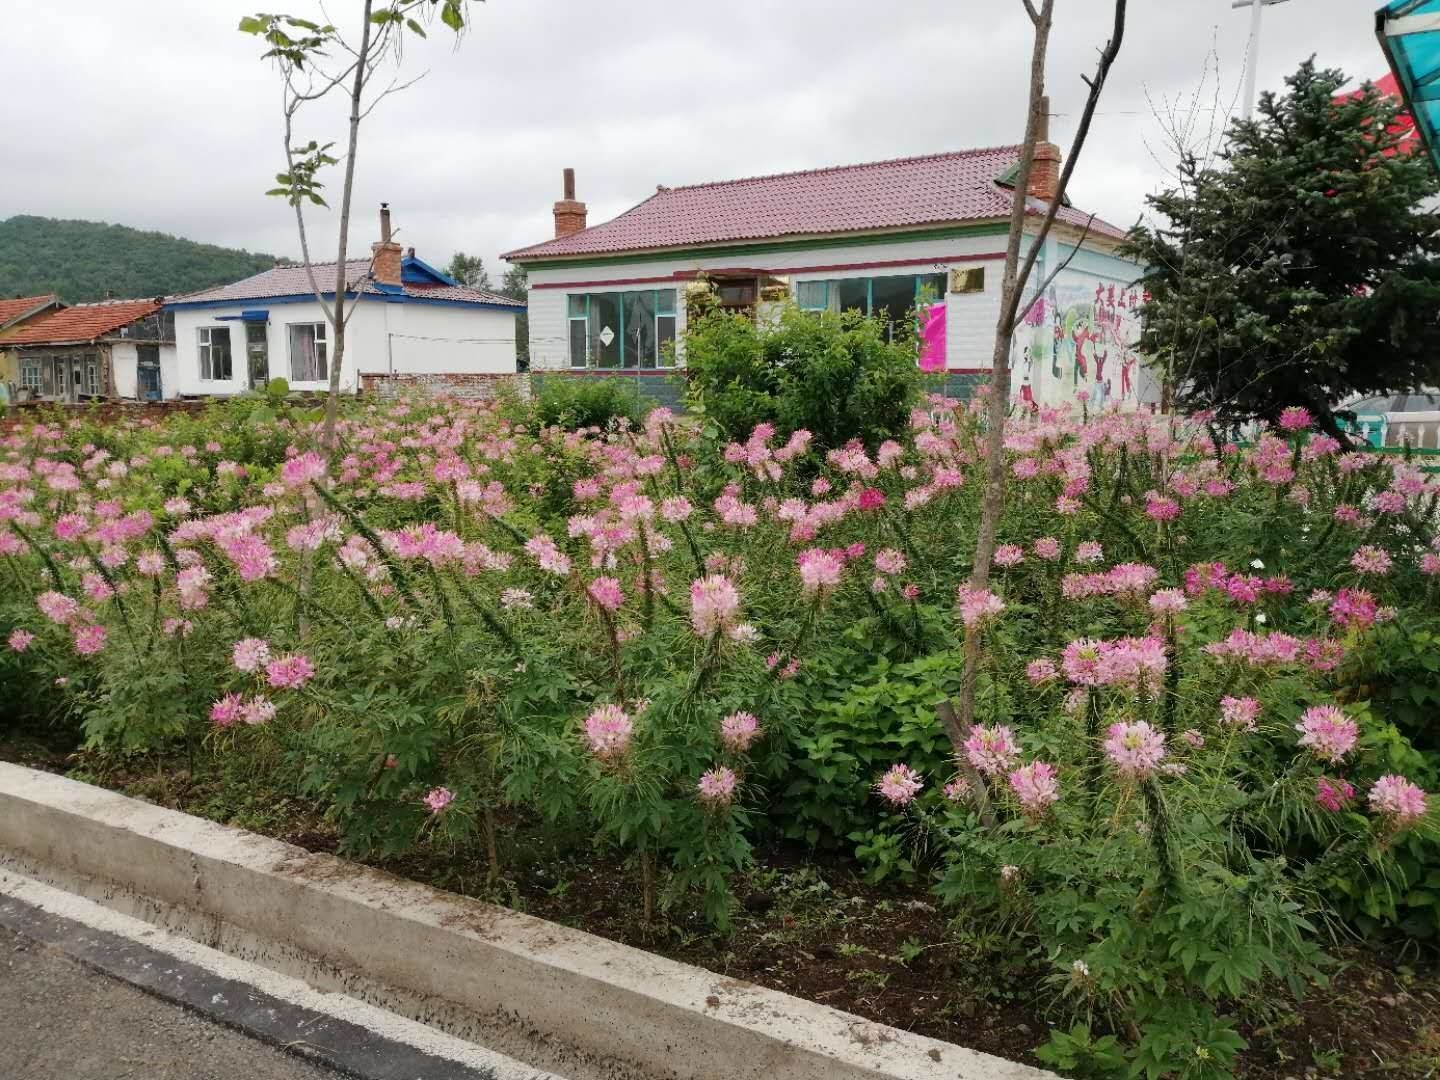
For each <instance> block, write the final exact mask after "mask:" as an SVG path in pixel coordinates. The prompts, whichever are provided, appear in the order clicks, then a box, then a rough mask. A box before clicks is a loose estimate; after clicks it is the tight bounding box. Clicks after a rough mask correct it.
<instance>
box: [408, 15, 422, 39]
mask: <svg viewBox="0 0 1440 1080" xmlns="http://www.w3.org/2000/svg"><path fill="white" fill-rule="evenodd" d="M405 25H406V26H407V27H409V29H410V32H411V33H412V34H415V35H417V36H418V37H422V38H423V37H425V36H426V34H425V28H424V27H423V26H421V25H420V24H419V23H418V22H416V21H415V20H414V19H406V20H405Z"/></svg>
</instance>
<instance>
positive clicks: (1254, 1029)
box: [0, 742, 1440, 1080]
mask: <svg viewBox="0 0 1440 1080" xmlns="http://www.w3.org/2000/svg"><path fill="white" fill-rule="evenodd" d="M0 759H3V760H10V761H18V762H21V763H23V764H27V765H31V766H32V767H35V768H41V769H46V770H48V771H55V772H68V773H70V774H72V775H76V776H77V777H79V778H81V779H86V780H89V781H91V782H103V783H104V784H105V785H106V786H108V787H111V788H114V789H115V790H118V791H123V792H125V793H127V794H130V795H134V796H137V797H140V798H145V799H148V800H150V801H153V802H156V803H159V804H161V805H165V806H170V807H173V808H175V809H179V810H184V811H186V812H189V813H193V814H197V815H200V816H204V817H210V818H213V819H215V820H219V821H223V822H226V823H228V824H233V825H237V826H240V827H242V828H247V829H251V830H253V831H256V832H260V833H264V834H266V835H269V836H273V837H275V838H277V839H281V840H285V841H288V842H290V843H293V844H296V845H298V846H301V847H304V848H306V849H308V850H310V851H324V852H334V851H335V850H336V847H337V838H336V835H335V831H334V829H333V827H331V825H330V824H329V823H328V822H326V821H325V819H324V817H323V815H322V814H321V813H320V812H319V809H318V808H317V807H316V806H315V805H314V804H311V803H308V802H306V801H305V800H301V799H295V798H286V797H283V796H277V795H276V794H275V793H274V792H273V791H266V790H263V789H261V788H259V787H258V786H257V787H256V788H255V789H252V790H249V791H236V790H235V789H234V783H233V779H232V781H231V782H230V783H229V784H228V785H221V784H220V782H219V778H218V777H215V776H211V775H204V774H202V775H200V776H197V777H194V778H192V777H191V776H190V775H189V774H188V773H187V772H185V771H184V769H183V768H169V769H166V770H165V771H164V772H157V771H156V770H155V769H154V768H153V767H151V768H149V769H137V770H133V771H132V770H119V771H109V772H107V773H105V774H101V775H97V774H96V773H95V771H94V769H93V763H92V762H90V761H88V760H86V759H85V758H83V757H76V756H74V755H65V754H63V753H59V752H56V751H53V750H49V749H46V748H44V747H43V746H41V745H39V744H35V743H19V744H16V743H11V744H6V743H4V742H0ZM502 831H503V832H511V833H512V837H511V842H510V844H508V845H507V848H508V850H507V851H506V852H504V853H503V855H502V858H505V859H506V861H505V866H504V872H503V875H502V880H501V881H500V882H498V883H496V884H495V885H491V884H490V883H489V882H488V881H487V864H486V862H485V859H484V854H483V851H482V850H479V849H478V847H477V849H475V850H458V851H455V850H445V851H440V850H435V849H426V848H422V849H419V850H417V851H415V852H412V853H410V854H408V855H406V856H404V857H401V858H396V859H376V860H371V862H372V865H375V866H377V867H380V868H382V869H385V870H388V871H390V872H392V873H396V874H400V875H403V876H405V877H409V878H412V879H414V880H417V881H422V882H425V883H427V884H431V885H434V886H436V887H439V888H442V889H447V890H449V891H452V892H457V893H461V894H464V895H469V896H474V897H478V898H481V899H485V900H490V901H493V902H497V903H502V904H506V905H508V906H510V907H513V908H516V909H519V910H523V911H526V912H529V913H530V914H533V915H537V916H539V917H541V918H544V919H549V920H551V921H554V922H558V923H563V924H565V925H567V926H573V927H576V928H579V929H582V930H586V931H589V932H590V933H593V934H597V935H600V936H601V937H606V938H609V939H611V940H613V941H620V942H624V943H625V944H627V945H633V946H636V947H638V948H642V949H648V950H650V951H652V952H655V953H659V954H661V955H663V956H667V957H670V958H672V959H675V960H681V961H685V962H687V963H691V964H696V965H698V966H700V967H704V968H707V969H709V970H711V971H715V972H719V973H721V974H724V975H728V976H731V977H734V978H738V979H746V980H749V981H751V982H755V983H759V984H760V985H762V986H767V987H771V988H773V989H776V990H782V991H785V992H786V993H791V994H796V995H798V996H800V997H805V998H809V999H810V1000H812V1001H817V1002H820V1003H822V1004H825V1005H830V1006H833V1007H835V1008H838V1009H844V1010H846V1011H847V1012H851V1013H855V1014H857V1015H859V1016H863V1017H865V1018H867V1019H870V1020H874V1021H878V1022H881V1023H885V1024H890V1025H893V1026H895V1027H898V1028H903V1029H906V1030H909V1031H915V1032H918V1033H921V1034H924V1035H929V1036H932V1037H934V1038H938V1039H945V1040H947V1041H950V1042H955V1043H960V1044H962V1045H965V1046H969V1047H973V1048H974V1049H976V1050H982V1051H985V1052H987V1053H992V1054H997V1055H999V1056H1001V1057H1005V1058H1009V1059H1011V1060H1014V1061H1023V1062H1026V1063H1028V1064H1031V1065H1038V1064H1039V1062H1038V1060H1037V1059H1036V1058H1035V1056H1034V1053H1033V1050H1034V1048H1035V1047H1036V1046H1038V1045H1040V1044H1041V1043H1043V1042H1045V1041H1046V1039H1047V1038H1048V1031H1049V1029H1050V1028H1051V1027H1052V1026H1055V1025H1057V1024H1060V1023H1063V1022H1064V1021H1065V1016H1064V1013H1063V1009H1062V1007H1061V1005H1060V1003H1059V1002H1058V1001H1057V1000H1056V994H1055V992H1054V991H1053V990H1052V989H1050V988H1049V987H1047V986H1045V985H1044V983H1043V982H1042V980H1041V977H1040V975H1039V974H1037V970H1036V969H1034V968H1027V967H1025V966H1016V967H1010V968H1007V967H1003V966H1001V967H997V966H996V961H995V958H994V951H992V950H991V949H989V948H987V943H986V942H985V941H984V940H979V939H975V938H972V937H966V936H965V935H963V934H962V933H961V932H960V931H959V930H958V929H957V928H956V927H954V926H953V925H952V924H951V922H950V920H949V919H948V918H947V917H946V915H945V914H944V913H943V912H942V911H941V910H939V909H938V908H937V906H936V905H935V904H934V903H933V902H932V897H931V896H930V894H929V893H928V891H927V890H926V889H925V887H924V886H923V885H922V884H919V883H916V884H912V885H896V884H894V883H890V882H887V883H885V884H884V885H883V886H877V887H872V886H869V885H867V884H866V883H865V882H864V881H863V880H861V879H860V878H859V877H857V876H856V874H855V873H854V872H853V870H852V868H851V866H850V865H849V864H847V863H846V862H845V861H844V860H840V859H827V858H824V857H816V856H814V855H813V854H811V853H808V852H802V851H796V850H790V849H786V848H778V849H775V848H772V849H769V850H757V852H756V866H755V868H754V869H753V870H752V871H751V872H750V873H749V874H748V875H746V877H745V879H744V880H742V881H740V882H737V888H736V892H737V896H738V898H739V901H740V904H739V909H738V911H737V912H736V915H735V919H734V925H733V927H732V928H731V931H730V932H729V933H728V934H719V933H716V932H715V931H713V930H712V929H711V928H710V927H709V926H708V925H707V924H706V922H705V920H704V919H703V917H702V916H701V914H700V912H699V911H698V909H695V908H693V907H690V906H687V905H686V904H685V903H684V902H683V901H681V902H677V903H675V904H673V905H671V906H669V907H668V908H664V909H663V910H662V912H661V913H660V915H659V916H658V917H657V918H656V919H655V920H654V921H653V922H652V923H651V924H648V925H647V924H646V923H645V922H644V919H643V914H642V911H641V905H640V902H639V875H638V871H637V870H636V869H635V867H634V866H631V865H626V864H625V863H624V862H623V861H621V860H619V859H616V858H612V857H609V856H606V855H596V854H594V853H591V852H588V851H586V852H577V851H567V850H566V848H565V845H564V841H563V838H559V837H556V836H553V835H547V834H546V833H544V832H543V831H540V830H533V831H525V832H524V833H523V838H520V839H517V838H516V837H515V836H514V829H506V830H502ZM522 854H523V856H524V862H523V863H521V862H520V861H519V857H520V856H521V855H522ZM1332 955H1334V956H1335V957H1336V958H1337V960H1338V961H1339V965H1340V966H1339V968H1338V970H1337V971H1336V972H1335V973H1334V974H1333V976H1332V978H1331V980H1330V985H1329V986H1328V987H1325V988H1323V989H1316V990H1313V991H1312V992H1311V993H1310V994H1308V995H1307V996H1306V997H1305V998H1304V999H1303V1000H1301V1001H1294V1000H1292V999H1290V997H1289V995H1288V994H1286V993H1285V992H1284V991H1283V989H1282V988H1278V987H1277V988H1275V990H1274V992H1272V993H1271V994H1270V995H1269V996H1268V997H1267V998H1266V1000H1265V1002H1264V1005H1263V1007H1262V1009H1261V1010H1260V1011H1258V1012H1257V1013H1256V1014H1255V1015H1247V1016H1245V1017H1243V1018H1242V1031H1243V1033H1244V1035H1245V1037H1246V1038H1247V1040H1248V1041H1249V1043H1250V1049H1249V1050H1248V1051H1246V1052H1245V1053H1244V1054H1243V1055H1242V1059H1241V1063H1240V1069H1239V1073H1238V1075H1240V1076H1242V1077H1244V1078H1246V1080H1260V1078H1262V1077H1263V1078H1266V1080H1269V1078H1276V1080H1285V1078H1295V1080H1301V1078H1304V1080H1322V1078H1336V1080H1339V1078H1342V1077H1343V1078H1347V1080H1349V1078H1354V1077H1371V1076H1373V1077H1385V1078H1387V1080H1421V1078H1428V1077H1436V1076H1440V963H1437V959H1436V957H1435V956H1434V955H1433V954H1430V955H1425V954H1417V953H1414V952H1411V953H1410V954H1408V955H1406V956H1405V957H1403V958H1402V957H1401V956H1400V955H1399V954H1398V953H1397V952H1395V951H1393V950H1387V949H1386V948H1383V947H1381V946H1373V945H1367V946H1360V945H1353V946H1347V947H1342V948H1339V949H1335V950H1332Z"/></svg>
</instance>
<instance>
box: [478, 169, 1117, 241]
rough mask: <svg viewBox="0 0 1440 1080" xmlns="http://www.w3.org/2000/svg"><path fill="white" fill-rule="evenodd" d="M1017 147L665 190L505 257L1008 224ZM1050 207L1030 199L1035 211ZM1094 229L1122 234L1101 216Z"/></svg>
mask: <svg viewBox="0 0 1440 1080" xmlns="http://www.w3.org/2000/svg"><path fill="white" fill-rule="evenodd" d="M1019 154H1020V148H1019V147H1018V146H997V147H990V148H986V149H980V150H959V151H955V152H952V153H948V154H931V155H929V156H926V157H913V158H901V159H898V160H895V161H876V162H871V163H868V164H864V165H841V166H836V167H833V168H828V169H811V170H809V171H806V172H793V173H781V174H779V175H776V176H757V177H751V178H749V179H745V180H727V181H722V182H719V183H711V184H695V185H693V186H691V187H675V188H666V187H662V188H660V189H659V190H657V191H656V192H655V194H654V195H652V196H650V198H648V199H646V200H645V201H644V202H642V203H641V204H640V205H639V206H635V207H632V208H631V209H629V210H627V211H625V213H623V214H621V215H620V216H619V217H617V218H615V219H613V220H611V221H607V222H605V223H603V224H600V225H595V226H592V227H591V228H588V229H584V230H582V231H580V232H577V233H572V234H571V235H569V236H562V237H557V238H556V239H554V240H547V241H545V242H544V243H540V244H535V245H533V246H531V247H526V248H520V249H519V250H517V251H511V252H508V253H507V254H506V255H505V256H504V258H506V259H511V260H515V261H519V262H524V261H528V260H531V259H550V258H559V257H562V256H565V257H574V256H586V255H609V254H617V253H619V252H627V251H647V250H655V249H662V248H677V247H694V246H697V245H702V244H720V243H733V242H736V241H746V240H767V239H778V238H782V237H799V236H815V235H830V234H835V233H847V232H871V231H875V230H885V229H913V228H920V227H923V226H926V225H942V224H948V223H952V222H974V221H993V220H1004V219H1007V218H1008V217H1009V215H1010V199H1011V191H1012V189H1011V188H1009V187H1007V186H1005V185H1003V184H999V183H997V182H996V180H997V178H998V177H1000V176H1002V175H1004V173H1005V172H1006V171H1007V170H1008V169H1010V168H1012V167H1013V166H1014V165H1015V163H1016V161H1017V160H1018V158H1019ZM1046 209H1047V204H1046V203H1044V202H1041V201H1040V200H1038V199H1031V200H1030V212H1031V213H1032V214H1043V213H1044V212H1045V210H1046ZM1058 220H1060V221H1063V222H1065V223H1067V224H1070V225H1075V226H1079V227H1083V226H1084V225H1085V223H1086V221H1088V220H1089V215H1088V214H1084V213H1082V212H1080V211H1079V210H1076V209H1075V208H1073V207H1069V206H1065V207H1062V208H1061V209H1060V212H1059V215H1058ZM1090 229H1091V231H1092V232H1094V233H1097V234H1099V235H1102V236H1106V237H1110V238H1112V239H1119V238H1120V237H1122V236H1124V231H1123V230H1121V229H1117V228H1116V227H1115V226H1113V225H1110V224H1109V223H1107V222H1104V221H1101V220H1099V219H1098V218H1097V219H1096V220H1095V221H1094V222H1093V223H1092V224H1091V226H1090Z"/></svg>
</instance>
